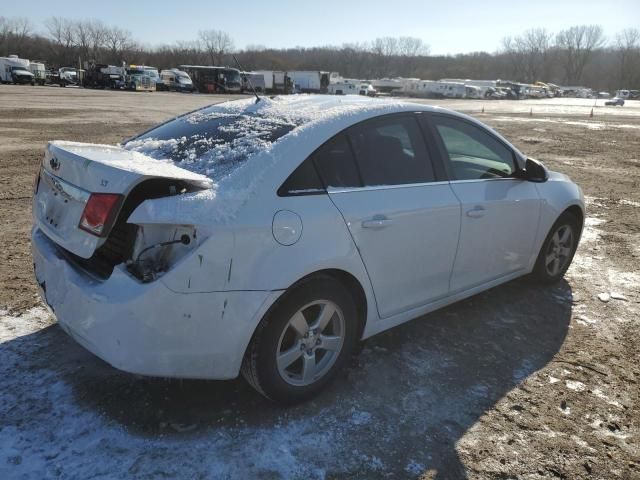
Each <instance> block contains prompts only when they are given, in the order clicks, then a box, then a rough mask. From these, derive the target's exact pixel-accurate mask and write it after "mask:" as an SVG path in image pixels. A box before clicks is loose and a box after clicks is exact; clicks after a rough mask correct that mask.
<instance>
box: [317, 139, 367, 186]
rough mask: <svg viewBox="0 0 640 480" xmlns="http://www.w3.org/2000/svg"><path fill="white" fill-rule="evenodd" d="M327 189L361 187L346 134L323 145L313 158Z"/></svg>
mask: <svg viewBox="0 0 640 480" xmlns="http://www.w3.org/2000/svg"><path fill="white" fill-rule="evenodd" d="M311 158H312V160H313V163H314V164H315V166H316V169H317V170H318V173H319V174H320V178H321V180H322V183H323V184H324V185H325V186H326V187H360V186H362V184H361V182H360V175H359V173H358V169H357V167H356V164H355V161H354V158H353V153H352V152H351V147H350V145H349V142H348V140H347V136H346V135H345V134H344V133H340V134H338V135H336V136H335V137H333V138H332V139H331V140H329V141H328V142H327V143H325V144H324V145H322V146H321V147H320V148H319V149H318V150H316V151H315V153H314V154H313V155H312V156H311Z"/></svg>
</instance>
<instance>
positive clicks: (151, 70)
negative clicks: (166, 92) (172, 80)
mask: <svg viewBox="0 0 640 480" xmlns="http://www.w3.org/2000/svg"><path fill="white" fill-rule="evenodd" d="M144 71H145V73H146V74H147V75H149V76H150V77H153V78H158V77H159V76H160V74H158V70H156V69H155V68H145V69H144Z"/></svg>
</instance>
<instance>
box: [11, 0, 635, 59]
mask: <svg viewBox="0 0 640 480" xmlns="http://www.w3.org/2000/svg"><path fill="white" fill-rule="evenodd" d="M2 3H3V5H2V8H1V9H0V15H3V16H6V17H12V16H24V17H27V18H29V19H30V20H31V21H32V22H33V23H34V25H35V26H36V27H37V29H39V30H41V31H43V32H44V26H43V23H44V20H45V19H46V18H48V17H50V16H54V15H55V16H60V17H67V18H74V19H85V18H91V19H93V18H95V19H99V20H102V21H103V22H104V23H106V24H108V25H118V26H120V27H121V28H124V29H126V30H130V31H131V32H132V33H133V36H134V38H135V39H136V40H138V41H140V42H142V43H144V44H147V45H159V44H169V43H173V42H174V41H176V40H192V39H195V38H196V37H197V32H198V30H206V29H218V30H224V31H226V32H228V33H229V34H230V35H231V36H232V37H233V39H234V42H235V45H236V47H238V48H243V47H245V46H246V45H251V44H253V45H255V44H261V45H265V46H267V47H275V48H285V47H294V46H305V47H309V46H321V45H341V44H343V43H350V42H363V41H369V40H372V39H374V38H376V37H383V36H394V37H397V36H413V37H419V38H421V39H422V40H423V41H424V42H425V43H427V44H428V45H430V47H431V53H433V54H448V53H464V52H472V51H479V50H485V51H489V52H492V51H495V50H496V49H497V48H498V47H499V46H500V41H501V39H502V38H503V37H505V36H507V35H517V34H518V33H520V32H522V31H524V30H526V29H528V28H534V27H545V28H547V29H549V30H551V31H554V32H555V31H558V30H561V29H563V28H566V27H568V26H571V25H579V24H594V23H596V24H600V25H602V27H603V28H604V30H605V33H606V34H607V36H609V37H612V36H613V35H614V34H615V33H616V32H617V31H619V30H622V29H623V28H628V27H638V25H639V24H640V0H618V1H616V0H612V1H593V0H533V1H530V0H515V1H514V0H511V1H510V0H501V1H491V0H473V1H469V0H457V1H456V0H448V1H444V0H438V1H431V0H401V1H394V0H387V1H383V0H368V1H366V0H360V1H354V0H342V1H335V0H324V1H321V0H313V1H306V2H305V1H303V0H297V1H295V2H293V1H287V0H276V1H271V2H270V1H264V0H263V1H259V2H258V1H255V0H238V1H234V0H222V1H221V0H218V1H215V0H171V1H166V0H151V1H150V0H138V1H131V0H127V1H121V0H108V1H100V2H94V1H87V0H82V1H78V0H62V1H51V0H29V1H17V2H16V1H10V0H2Z"/></svg>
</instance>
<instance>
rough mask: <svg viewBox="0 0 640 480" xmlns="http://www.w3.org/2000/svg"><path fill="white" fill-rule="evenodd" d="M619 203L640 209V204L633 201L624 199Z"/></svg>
mask: <svg viewBox="0 0 640 480" xmlns="http://www.w3.org/2000/svg"><path fill="white" fill-rule="evenodd" d="M618 203H619V204H620V205H630V206H632V207H640V202H634V201H633V200H626V199H624V198H623V199H622V200H620V201H618Z"/></svg>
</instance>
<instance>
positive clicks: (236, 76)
mask: <svg viewBox="0 0 640 480" xmlns="http://www.w3.org/2000/svg"><path fill="white" fill-rule="evenodd" d="M223 75H224V78H225V80H226V82H227V83H240V72H238V71H236V70H225V71H224V72H223Z"/></svg>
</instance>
